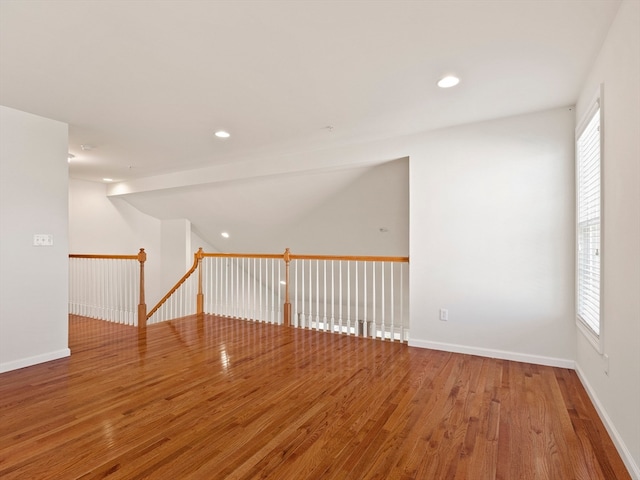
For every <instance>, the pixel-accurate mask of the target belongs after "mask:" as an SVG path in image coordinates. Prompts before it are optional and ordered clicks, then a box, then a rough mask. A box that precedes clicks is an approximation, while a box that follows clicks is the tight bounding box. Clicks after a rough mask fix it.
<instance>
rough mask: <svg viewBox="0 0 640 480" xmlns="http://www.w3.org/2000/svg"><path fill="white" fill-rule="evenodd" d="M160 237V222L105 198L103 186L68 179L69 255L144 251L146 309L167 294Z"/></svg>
mask: <svg viewBox="0 0 640 480" xmlns="http://www.w3.org/2000/svg"><path fill="white" fill-rule="evenodd" d="M160 238H161V222H160V220H158V219H157V218H153V217H151V216H149V215H145V214H144V213H141V212H140V211H138V210H136V209H135V208H134V207H132V206H131V205H129V204H128V203H127V202H125V201H124V200H122V199H119V198H108V197H107V196H106V186H105V185H104V184H102V183H97V182H87V181H84V180H75V179H71V180H69V251H70V253H95V254H112V255H135V254H137V253H138V251H139V250H140V248H144V249H145V252H147V261H146V263H145V297H146V302H147V309H148V310H150V309H151V308H152V307H153V306H154V305H155V304H156V302H157V301H158V300H160V298H162V296H163V295H164V294H165V293H166V291H163V290H162V285H161V273H160V272H161V265H162V262H161V246H160ZM183 274H184V272H183Z"/></svg>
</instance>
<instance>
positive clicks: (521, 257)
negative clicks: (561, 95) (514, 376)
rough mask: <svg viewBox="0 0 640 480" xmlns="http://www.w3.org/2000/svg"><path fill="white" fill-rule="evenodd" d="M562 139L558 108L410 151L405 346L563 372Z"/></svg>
mask: <svg viewBox="0 0 640 480" xmlns="http://www.w3.org/2000/svg"><path fill="white" fill-rule="evenodd" d="M573 128H574V115H573V111H570V109H569V108H562V109H556V110H551V111H545V112H541V113H534V114H528V115H522V116H518V117H511V118H505V119H501V120H495V121H490V122H482V123H476V124H472V125H467V126H462V127H456V128H450V129H446V130H441V131H436V132H432V133H431V134H428V135H425V136H424V138H422V140H421V145H420V146H419V147H416V148H415V150H413V151H412V153H411V163H410V168H411V176H410V183H411V185H410V191H411V204H410V205H411V207H410V209H411V213H410V215H411V216H410V225H411V234H410V235H411V236H410V258H411V287H410V288H411V340H410V342H409V344H410V345H415V346H422V347H429V348H436V349H445V350H450V351H458V352H466V353H475V354H479V355H489V356H494V357H498V358H509V359H520V360H523V361H530V362H534V363H542V364H550V365H565V366H568V367H571V366H573V359H574V345H575V325H574V321H573V317H574V315H573V312H574V306H573V298H574V293H573V292H574V284H573V283H574V274H573V268H574V255H573V245H574V227H573V219H574V200H573V198H574V179H573V171H574V168H573V152H574V149H573V140H572V139H573ZM440 308H446V309H448V311H449V320H448V321H447V322H443V321H440V320H439V309H440Z"/></svg>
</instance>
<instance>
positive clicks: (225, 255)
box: [201, 248, 283, 259]
mask: <svg viewBox="0 0 640 480" xmlns="http://www.w3.org/2000/svg"><path fill="white" fill-rule="evenodd" d="M201 250H202V248H201ZM202 257H203V258H205V257H214V258H216V257H217V258H274V259H280V258H282V257H283V255H282V254H274V253H204V252H203V253H202Z"/></svg>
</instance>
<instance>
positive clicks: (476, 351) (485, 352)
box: [409, 339, 575, 370]
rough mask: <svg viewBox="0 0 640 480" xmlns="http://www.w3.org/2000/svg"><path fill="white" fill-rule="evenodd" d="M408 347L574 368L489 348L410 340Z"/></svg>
mask: <svg viewBox="0 0 640 480" xmlns="http://www.w3.org/2000/svg"><path fill="white" fill-rule="evenodd" d="M409 346H410V347H419V348H430V349H432V350H442V351H445V352H453V353H465V354H467V355H478V356H480V357H490V358H499V359H501V360H513V361H514V362H525V363H534V364H536V365H546V366H548V367H560V368H570V369H572V370H573V369H574V368H575V361H573V360H569V359H566V358H554V357H544V356H542V355H531V354H527V353H518V352H509V351H506V350H494V349H491V348H480V347H469V346H466V345H456V344H453V343H442V342H429V341H425V340H411V339H410V340H409Z"/></svg>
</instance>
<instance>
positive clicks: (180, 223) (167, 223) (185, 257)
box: [160, 218, 193, 292]
mask: <svg viewBox="0 0 640 480" xmlns="http://www.w3.org/2000/svg"><path fill="white" fill-rule="evenodd" d="M160 225H161V226H160V232H161V240H160V244H161V257H160V258H161V262H162V290H163V291H164V292H168V291H169V290H170V289H171V288H173V286H174V285H175V284H176V282H177V281H178V280H180V279H181V278H182V276H183V275H184V274H185V272H186V271H187V270H189V268H191V266H192V265H193V253H191V222H189V220H187V219H186V218H176V219H170V220H162V221H161V223H160Z"/></svg>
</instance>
